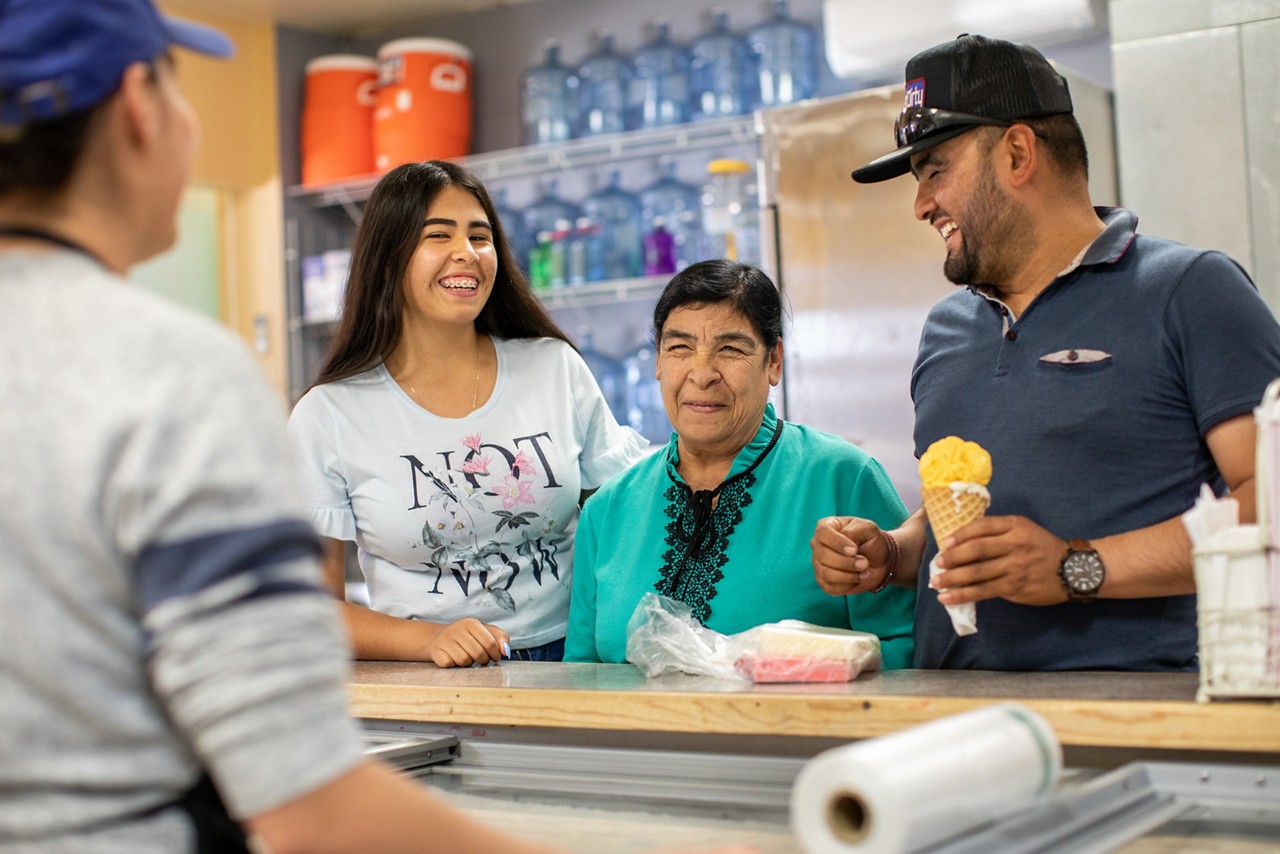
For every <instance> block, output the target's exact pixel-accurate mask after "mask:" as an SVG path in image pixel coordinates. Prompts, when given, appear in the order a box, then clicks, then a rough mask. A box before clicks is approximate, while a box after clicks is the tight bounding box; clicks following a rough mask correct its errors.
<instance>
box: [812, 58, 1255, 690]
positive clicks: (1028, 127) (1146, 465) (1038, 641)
mask: <svg viewBox="0 0 1280 854" xmlns="http://www.w3.org/2000/svg"><path fill="white" fill-rule="evenodd" d="M905 91H906V99H905V104H904V105H903V109H902V112H901V114H900V115H899V117H898V120H897V123H896V125H895V127H894V138H895V142H896V143H897V147H896V149H895V150H894V151H892V152H890V153H889V154H886V155H884V156H883V157H880V158H877V159H876V160H873V161H872V162H871V163H868V164H866V165H865V166H862V167H860V168H859V169H857V170H855V171H854V173H853V178H854V180H855V181H859V182H863V183H870V182H876V181H883V180H886V179H890V178H894V177H897V176H900V175H905V174H907V173H910V174H912V175H913V176H914V177H915V179H916V181H917V182H918V187H917V191H916V200H915V210H914V213H915V216H916V218H917V219H919V220H921V221H922V222H925V223H928V224H929V225H930V226H931V227H933V228H934V229H935V230H936V231H937V232H938V235H939V236H940V237H941V238H942V241H943V243H944V244H945V247H946V259H945V261H944V263H943V273H944V274H945V275H946V277H947V278H948V279H949V280H950V281H951V282H953V283H954V284H956V285H959V286H961V287H960V289H958V290H957V291H955V292H954V293H952V294H950V295H948V296H947V297H946V298H944V299H943V300H941V301H940V302H939V303H938V304H937V305H936V306H934V308H933V310H932V311H931V312H930V314H929V316H928V319H927V320H926V322H925V326H924V330H923V334H922V336H921V340H920V349H919V354H918V357H917V360H916V364H915V368H914V370H913V372H912V379H911V394H912V399H913V401H914V403H915V410H916V423H915V445H916V455H917V456H919V455H920V454H921V453H923V451H924V450H925V449H926V448H928V447H929V445H930V444H932V443H933V442H934V441H936V440H938V439H941V438H943V437H946V436H948V435H955V436H959V437H961V438H963V439H966V440H970V441H974V442H977V443H978V444H980V445H982V446H983V447H984V448H986V449H987V450H988V451H989V452H990V454H991V459H992V478H991V482H990V484H989V486H988V488H989V490H990V493H991V505H990V508H989V511H988V514H987V515H986V517H985V518H982V519H979V520H977V521H974V522H971V523H969V524H968V525H967V526H965V527H963V528H961V529H960V530H959V531H957V532H956V533H955V534H954V535H953V536H952V537H949V538H948V539H947V541H946V542H943V543H937V542H934V538H933V536H932V535H931V533H930V531H929V529H928V527H927V526H926V524H925V517H924V514H923V511H918V512H917V513H915V514H913V515H912V516H911V517H910V518H909V519H908V521H907V522H906V523H905V524H904V525H903V526H902V527H900V528H898V529H896V530H895V531H891V532H884V531H881V530H879V529H878V528H876V527H875V526H874V525H871V524H870V523H868V522H866V521H865V520H856V519H850V518H847V517H843V518H842V517H831V518H828V519H824V520H823V521H822V522H821V523H820V524H819V526H818V528H817V530H816V532H815V535H814V539H813V542H812V547H813V561H814V569H815V573H816V575H817V578H818V581H819V583H820V584H821V585H822V586H823V587H824V588H825V589H826V590H827V591H828V592H829V593H834V594H839V595H848V594H850V593H857V592H860V591H861V590H864V589H868V588H871V587H875V586H876V585H878V584H880V583H882V581H883V579H884V576H885V574H886V571H887V570H886V567H885V564H886V560H887V555H888V554H889V549H888V545H887V544H888V539H889V538H890V537H892V538H894V539H895V540H896V542H897V545H898V547H899V549H900V559H899V562H898V567H899V571H898V576H897V578H895V579H894V583H896V584H902V585H907V586H918V597H917V604H916V619H915V642H916V658H915V665H916V666H917V667H926V668H969V669H981V670H1025V671H1032V670H1194V669H1196V667H1197V636H1196V598H1195V595H1194V594H1195V580H1194V576H1193V573H1192V561H1191V543H1190V539H1189V537H1188V535H1187V533H1186V531H1185V530H1184V528H1183V525H1182V521H1181V514H1182V513H1183V512H1184V511H1186V510H1187V509H1189V508H1190V507H1191V506H1192V504H1193V503H1194V502H1195V500H1196V497H1197V495H1198V493H1199V490H1200V488H1201V485H1202V484H1205V483H1208V484H1211V485H1212V486H1213V488H1214V490H1215V491H1216V492H1217V493H1218V494H1223V493H1225V492H1227V491H1230V493H1231V495H1232V496H1233V497H1235V498H1236V499H1237V500H1238V501H1239V505H1240V517H1241V521H1244V522H1252V521H1253V520H1254V518H1255V515H1256V514H1255V506H1254V494H1255V489H1254V473H1255V445H1256V428H1255V423H1254V418H1253V414H1252V410H1253V407H1255V406H1256V405H1257V404H1258V402H1259V401H1260V400H1261V398H1262V394H1263V391H1264V390H1265V388H1266V386H1267V384H1268V383H1269V382H1270V381H1271V380H1272V379H1274V378H1276V377H1277V376H1280V326H1278V325H1277V323H1276V320H1275V317H1274V316H1273V315H1272V312H1271V310H1270V309H1269V308H1268V307H1267V305H1266V303H1264V302H1263V300H1262V298H1261V297H1260V296H1259V294H1258V292H1257V290H1256V288H1255V287H1254V285H1253V283H1252V282H1251V281H1250V279H1249V277H1248V275H1247V274H1246V273H1245V271H1244V270H1243V269H1242V268H1241V267H1240V265H1239V264H1237V263H1236V262H1235V261H1233V260H1232V259H1231V258H1229V257H1227V256H1226V255H1224V254H1222V253H1221V252H1215V251H1206V250H1201V249H1194V248H1191V247H1188V246H1183V245H1181V244H1177V243H1174V242H1172V241H1169V240H1162V239H1159V238H1155V237H1149V236H1147V235H1144V234H1139V233H1137V217H1136V216H1135V215H1134V214H1133V213H1132V212H1131V211H1128V210H1125V209H1123V208H1114V207H1096V208H1095V207H1094V206H1093V204H1092V202H1091V200H1090V196H1089V188H1088V155H1087V151H1086V148H1085V142H1084V137H1083V135H1082V134H1081V131H1080V127H1079V125H1078V123H1077V122H1076V120H1075V117H1074V116H1073V114H1072V103H1071V95H1070V92H1069V90H1068V86H1067V81H1066V80H1065V79H1064V78H1063V77H1062V75H1061V74H1059V73H1058V72H1057V71H1056V70H1055V69H1054V68H1053V66H1052V65H1051V64H1050V63H1049V62H1048V61H1047V60H1046V59H1045V58H1044V56H1043V55H1041V54H1040V53H1039V52H1038V51H1036V50H1035V49H1034V48H1031V47H1028V46H1026V45H1019V44H1013V43H1010V42H1007V41H1001V40H998V39H989V38H984V37H982V36H976V35H962V36H959V37H957V38H956V39H955V40H953V41H950V42H946V43H944V44H941V45H937V46H935V47H932V48H929V49H928V50H925V51H923V52H922V53H919V54H917V55H916V56H915V57H913V58H912V59H911V60H910V61H909V62H908V63H907V66H906V87H905ZM939 551H941V554H939ZM931 565H932V566H931ZM925 567H931V568H930V569H925ZM967 603H976V612H977V626H978V630H977V633H976V634H970V635H967V636H965V637H960V636H958V635H957V634H956V633H955V631H953V629H952V625H951V623H950V619H949V617H948V615H947V612H946V609H944V608H943V607H941V605H962V604H967Z"/></svg>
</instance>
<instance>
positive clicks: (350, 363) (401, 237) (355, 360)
mask: <svg viewBox="0 0 1280 854" xmlns="http://www.w3.org/2000/svg"><path fill="white" fill-rule="evenodd" d="M446 187H458V188H459V189H462V190H466V191H467V192H468V193H470V194H471V195H473V196H475V197H476V200H477V201H479V202H480V205H481V207H483V208H484V213H485V216H486V217H488V218H489V224H490V225H491V226H492V228H493V246H494V249H495V250H496V251H497V255H498V269H497V272H496V273H495V275H494V282H493V290H492V291H491V292H490V294H489V299H488V300H487V301H486V302H485V304H484V308H482V309H480V315H479V316H478V317H477V318H476V331H477V332H485V333H489V334H491V335H496V336H497V337H499V338H559V339H560V340H561V341H564V342H565V343H566V344H569V346H573V342H571V341H570V340H569V337H568V336H567V335H565V334H564V332H563V331H562V330H561V329H560V327H559V326H557V325H556V322H555V321H554V320H552V319H551V315H549V314H547V310H546V309H545V308H543V307H542V303H540V302H538V299H537V298H536V297H535V296H534V295H533V292H532V291H531V290H529V283H528V282H527V281H526V280H525V277H524V274H523V273H521V272H520V268H519V267H518V266H516V261H515V256H513V255H512V254H511V246H510V244H509V243H508V242H507V235H506V232H505V231H503V229H502V223H501V222H500V221H499V220H498V214H497V211H496V210H494V206H493V200H492V199H491V198H489V193H488V191H487V190H485V188H484V184H482V183H481V182H480V180H479V179H478V178H476V177H475V175H473V174H471V172H469V171H468V170H466V169H464V168H463V167H461V166H459V165H458V164H456V163H450V162H449V161H447V160H428V161H426V162H424V163H406V164H405V165H403V166H397V167H396V168H395V169H392V170H391V171H390V172H388V173H387V174H386V175H384V176H383V177H382V180H381V181H379V182H378V184H377V186H375V187H374V188H373V192H372V193H371V194H370V195H369V200H368V201H367V202H366V203H365V206H364V213H363V214H362V215H361V217H360V226H359V228H357V229H356V238H355V242H354V244H353V245H352V247H351V273H350V275H349V276H348V278H347V291H346V296H345V297H344V298H343V301H342V319H341V320H340V321H339V322H338V331H337V334H336V335H335V336H334V339H333V344H332V345H331V346H330V348H329V353H328V356H327V357H326V359H325V362H324V366H323V367H322V368H321V369H320V374H319V376H317V377H316V380H315V382H314V383H313V384H312V385H321V384H323V383H331V382H336V381H337V380H341V379H346V378H347V377H351V376H355V375H356V374H359V373H363V372H364V371H367V370H369V369H370V368H372V367H374V366H375V365H377V364H378V363H379V362H381V361H382V360H383V359H385V358H386V357H387V356H388V355H390V354H391V351H392V350H394V349H395V346H396V345H397V344H398V343H400V336H401V335H402V334H403V332H404V277H405V271H406V270H408V269H409V261H410V260H411V259H412V258H413V253H414V251H415V250H417V248H418V242H419V240H421V238H422V221H423V218H424V217H425V216H426V215H427V210H428V208H430V207H431V203H432V202H433V201H435V199H436V196H438V195H439V194H440V191H442V190H443V189H445V188H446Z"/></svg>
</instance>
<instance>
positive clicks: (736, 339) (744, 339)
mask: <svg viewBox="0 0 1280 854" xmlns="http://www.w3.org/2000/svg"><path fill="white" fill-rule="evenodd" d="M668 338H677V339H679V340H681V341H696V340H697V338H698V336H696V335H694V334H693V333H692V332H685V331H684V330H682V329H670V328H668V329H664V330H662V340H663V341H666V340H667V339H668ZM715 342H716V343H717V344H726V343H739V344H748V345H750V346H752V347H755V346H757V345H758V344H759V342H758V341H757V340H756V339H755V337H754V336H751V335H748V334H747V333H745V332H725V333H722V334H720V335H717V336H716V337H715Z"/></svg>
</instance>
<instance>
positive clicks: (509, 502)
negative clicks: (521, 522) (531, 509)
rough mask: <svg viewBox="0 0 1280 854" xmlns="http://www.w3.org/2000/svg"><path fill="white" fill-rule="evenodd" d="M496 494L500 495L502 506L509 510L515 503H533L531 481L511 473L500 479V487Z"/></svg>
mask: <svg viewBox="0 0 1280 854" xmlns="http://www.w3.org/2000/svg"><path fill="white" fill-rule="evenodd" d="M498 494H499V495H501V496H502V507H503V509H505V510H510V509H511V508H513V507H515V506H516V505H517V504H533V503H534V500H533V492H532V483H531V482H530V481H527V480H521V479H520V478H518V477H516V476H515V475H513V474H509V475H507V476H506V477H504V478H503V479H502V488H501V489H499V490H498Z"/></svg>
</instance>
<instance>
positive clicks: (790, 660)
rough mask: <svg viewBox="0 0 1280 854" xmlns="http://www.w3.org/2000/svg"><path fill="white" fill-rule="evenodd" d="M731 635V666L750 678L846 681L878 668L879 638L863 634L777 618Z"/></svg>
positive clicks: (758, 679)
mask: <svg viewBox="0 0 1280 854" xmlns="http://www.w3.org/2000/svg"><path fill="white" fill-rule="evenodd" d="M734 637H735V638H736V639H737V640H736V645H737V646H739V648H740V649H742V650H743V652H742V654H741V655H740V656H739V658H738V659H737V660H736V661H735V662H734V666H735V667H736V668H737V671H738V672H739V673H740V674H742V675H743V676H745V677H746V678H748V679H750V680H751V681H752V682H850V681H852V680H854V679H856V678H858V674H859V673H861V672H863V671H864V670H878V669H880V639H879V638H877V637H876V636H875V635H872V634H867V633H866V632H854V631H849V630H848V629H832V628H827V627H824V626H814V625H811V624H809V623H802V622H800V621H799V620H783V621H782V622H778V623H769V624H768V625H764V626H757V627H756V628H754V629H750V630H749V631H745V632H742V633H741V634H739V635H735V636H734Z"/></svg>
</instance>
